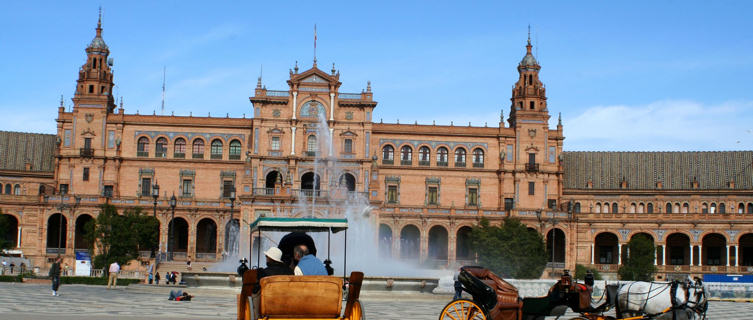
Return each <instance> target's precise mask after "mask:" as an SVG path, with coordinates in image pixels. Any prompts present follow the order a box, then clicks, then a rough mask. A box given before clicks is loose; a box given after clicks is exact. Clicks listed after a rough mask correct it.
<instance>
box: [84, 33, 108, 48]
mask: <svg viewBox="0 0 753 320" xmlns="http://www.w3.org/2000/svg"><path fill="white" fill-rule="evenodd" d="M88 48H91V49H108V48H107V44H105V40H104V39H102V37H100V36H96V37H94V39H92V42H91V43H89V47H88Z"/></svg>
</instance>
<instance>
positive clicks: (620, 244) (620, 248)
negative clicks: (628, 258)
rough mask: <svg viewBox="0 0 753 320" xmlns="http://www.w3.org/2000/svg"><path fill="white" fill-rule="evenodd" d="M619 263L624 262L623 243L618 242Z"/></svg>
mask: <svg viewBox="0 0 753 320" xmlns="http://www.w3.org/2000/svg"><path fill="white" fill-rule="evenodd" d="M617 264H618V265H620V264H622V243H618V244H617Z"/></svg>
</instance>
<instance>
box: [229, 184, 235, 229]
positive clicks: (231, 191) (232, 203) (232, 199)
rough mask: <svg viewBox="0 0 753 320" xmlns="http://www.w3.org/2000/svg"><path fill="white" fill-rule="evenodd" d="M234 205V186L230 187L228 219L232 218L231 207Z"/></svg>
mask: <svg viewBox="0 0 753 320" xmlns="http://www.w3.org/2000/svg"><path fill="white" fill-rule="evenodd" d="M234 207H235V186H232V187H231V189H230V221H232V220H233V208H234Z"/></svg>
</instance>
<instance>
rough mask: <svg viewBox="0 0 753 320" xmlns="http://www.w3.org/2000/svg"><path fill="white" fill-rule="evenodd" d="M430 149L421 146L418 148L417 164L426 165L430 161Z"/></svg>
mask: <svg viewBox="0 0 753 320" xmlns="http://www.w3.org/2000/svg"><path fill="white" fill-rule="evenodd" d="M430 159H431V151H430V150H429V147H427V146H423V147H421V148H418V164H419V165H422V166H428V165H429V164H430V162H431V160H430Z"/></svg>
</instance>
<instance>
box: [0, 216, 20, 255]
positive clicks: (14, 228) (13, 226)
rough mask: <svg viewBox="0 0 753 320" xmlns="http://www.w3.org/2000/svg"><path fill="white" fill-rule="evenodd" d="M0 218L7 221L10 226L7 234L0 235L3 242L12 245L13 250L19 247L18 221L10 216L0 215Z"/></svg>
mask: <svg viewBox="0 0 753 320" xmlns="http://www.w3.org/2000/svg"><path fill="white" fill-rule="evenodd" d="M0 218H2V219H5V222H6V224H7V226H8V230H7V231H6V233H5V234H2V235H0V237H2V239H3V240H5V241H6V242H8V243H10V247H11V248H16V247H18V219H16V217H15V216H13V215H10V214H3V215H0Z"/></svg>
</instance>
